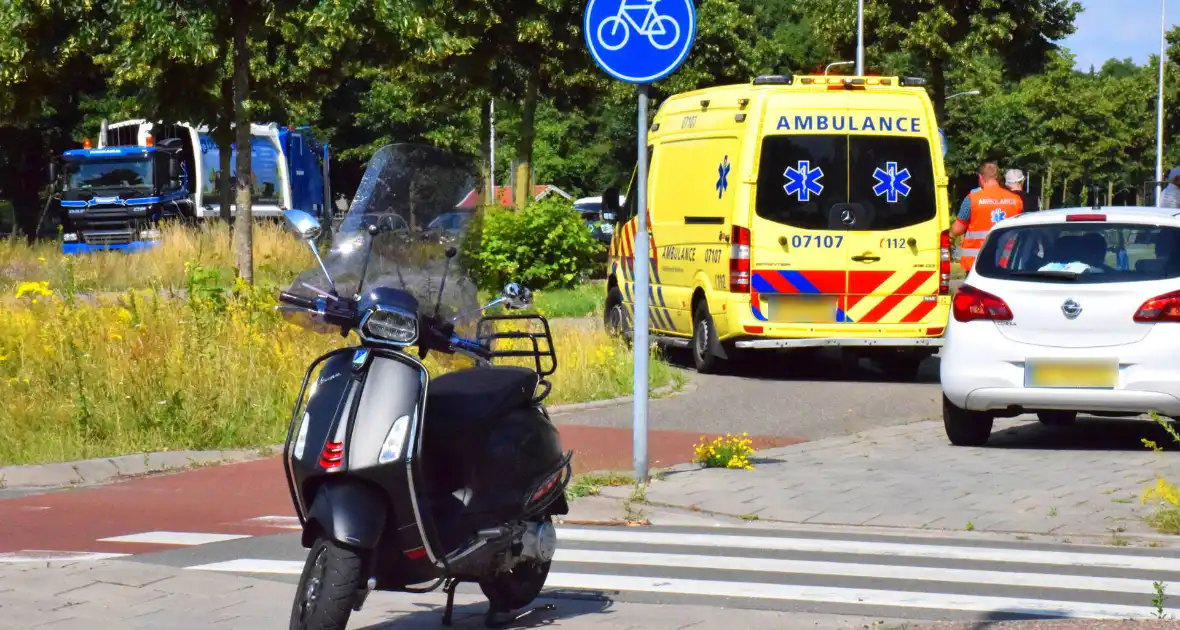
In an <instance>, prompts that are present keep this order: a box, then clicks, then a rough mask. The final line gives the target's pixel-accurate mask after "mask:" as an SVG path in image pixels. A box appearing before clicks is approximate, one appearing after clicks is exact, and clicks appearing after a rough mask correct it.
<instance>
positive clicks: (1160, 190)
mask: <svg viewBox="0 0 1180 630" xmlns="http://www.w3.org/2000/svg"><path fill="white" fill-rule="evenodd" d="M1167 12H1168V3H1167V2H1166V0H1160V79H1159V90H1160V93H1159V100H1158V103H1157V105H1156V107H1157V111H1156V123H1155V181H1156V182H1157V183H1156V185H1155V205H1157V206H1158V205H1159V204H1160V197H1162V196H1163V194H1164V187H1163V186H1162V185H1161V184H1159V183H1158V182H1162V181H1163V180H1164V66H1165V65H1167V63H1168V48H1167V44H1168V40H1167V32H1168V22H1167Z"/></svg>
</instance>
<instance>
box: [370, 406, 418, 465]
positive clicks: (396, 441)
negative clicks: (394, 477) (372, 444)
mask: <svg viewBox="0 0 1180 630" xmlns="http://www.w3.org/2000/svg"><path fill="white" fill-rule="evenodd" d="M409 428H410V417H409V416H402V417H400V418H398V419H397V420H394V421H393V427H391V428H390V429H389V435H387V436H385V443H384V444H382V445H381V454H380V455H378V456H377V463H379V464H388V463H389V462H396V461H397V460H399V459H401V456H402V448H403V447H405V445H406V430H407V429H409Z"/></svg>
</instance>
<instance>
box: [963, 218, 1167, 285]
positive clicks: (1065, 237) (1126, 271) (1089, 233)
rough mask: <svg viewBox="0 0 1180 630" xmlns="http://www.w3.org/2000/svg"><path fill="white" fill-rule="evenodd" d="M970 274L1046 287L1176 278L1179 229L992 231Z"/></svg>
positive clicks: (1088, 226) (1101, 226)
mask: <svg viewBox="0 0 1180 630" xmlns="http://www.w3.org/2000/svg"><path fill="white" fill-rule="evenodd" d="M975 271H976V273H978V274H979V275H981V276H984V277H986V278H998V279H1008V280H1027V281H1030V282H1048V283H1088V284H1102V283H1116V282H1143V281H1148V280H1168V279H1173V278H1180V229H1177V228H1174V227H1160V226H1156V225H1140V224H1120V223H1084V224H1083V223H1050V224H1042V225H1021V226H1013V227H1009V228H1001V227H997V228H996V230H995V231H994V232H993V233H992V234H991V235H990V236H989V237H988V239H987V242H986V243H985V244H984V246H983V251H981V252H980V253H979V258H978V259H977V260H976V262H975Z"/></svg>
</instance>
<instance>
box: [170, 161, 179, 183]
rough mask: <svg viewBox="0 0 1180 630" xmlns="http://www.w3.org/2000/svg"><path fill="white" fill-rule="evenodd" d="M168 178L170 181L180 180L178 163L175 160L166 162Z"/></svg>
mask: <svg viewBox="0 0 1180 630" xmlns="http://www.w3.org/2000/svg"><path fill="white" fill-rule="evenodd" d="M168 178H169V179H171V180H172V181H176V180H178V179H180V161H179V160H177V159H175V158H173V159H170V160H168Z"/></svg>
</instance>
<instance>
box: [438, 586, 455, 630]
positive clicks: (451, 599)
mask: <svg viewBox="0 0 1180 630" xmlns="http://www.w3.org/2000/svg"><path fill="white" fill-rule="evenodd" d="M458 587H459V580H457V579H455V578H447V581H446V583H445V584H443V592H445V593H446V594H447V607H446V608H445V609H443V618H442V625H444V626H447V627H450V625H451V613H452V612H454V610H455V589H456V588H458Z"/></svg>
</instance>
